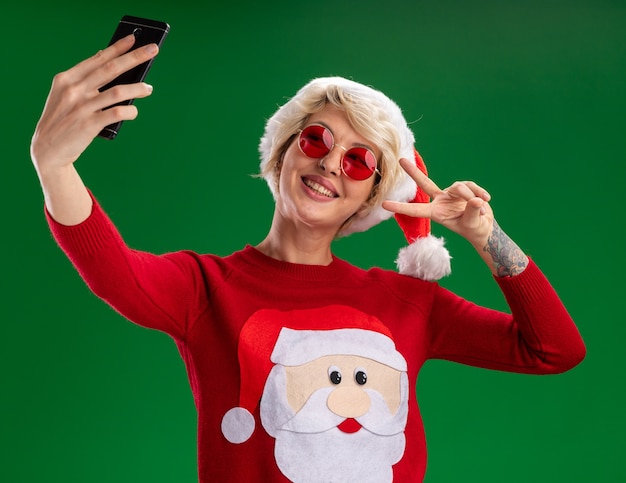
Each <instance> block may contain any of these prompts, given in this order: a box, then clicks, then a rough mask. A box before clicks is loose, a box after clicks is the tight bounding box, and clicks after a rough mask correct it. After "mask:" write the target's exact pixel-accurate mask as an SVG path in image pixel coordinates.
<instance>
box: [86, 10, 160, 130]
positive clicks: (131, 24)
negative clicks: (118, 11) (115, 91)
mask: <svg viewBox="0 0 626 483" xmlns="http://www.w3.org/2000/svg"><path fill="white" fill-rule="evenodd" d="M169 29H170V26H169V25H168V24H167V23H165V22H159V21H156V20H149V19H145V18H139V17H132V16H130V15H126V16H124V17H122V19H121V20H120V23H119V24H118V26H117V29H116V30H115V32H114V33H113V37H112V38H111V41H110V42H109V45H112V44H114V43H115V42H117V41H118V40H120V39H122V38H124V37H126V36H127V35H130V34H133V35H134V36H135V44H134V45H133V47H132V48H131V49H130V50H131V51H132V50H134V49H137V48H139V47H142V46H144V45H148V44H156V45H158V46H159V47H160V46H161V44H162V43H163V41H164V40H165V37H166V36H167V34H168V32H169ZM152 60H153V59H150V60H149V61H147V62H144V63H143V64H141V65H138V66H136V67H134V68H132V69H130V70H129V71H127V72H124V73H123V74H121V75H119V76H118V77H116V78H115V79H114V80H112V81H111V82H109V83H108V84H106V85H105V86H103V87H101V88H100V89H99V90H100V92H103V91H105V90H107V89H110V88H111V87H113V86H116V85H119V84H135V83H137V82H143V80H144V79H145V77H146V75H147V73H148V70H150V67H151V66H152ZM133 101H134V99H128V100H125V101H122V102H119V103H117V104H114V105H116V106H118V105H130V104H132V103H133ZM110 107H113V106H110ZM122 122H123V121H118V122H116V123H114V124H110V125H108V126H106V127H105V128H104V129H103V130H102V131H100V133H99V134H98V136H100V137H103V138H105V139H114V138H115V136H117V134H118V132H119V130H120V127H121V126H122Z"/></svg>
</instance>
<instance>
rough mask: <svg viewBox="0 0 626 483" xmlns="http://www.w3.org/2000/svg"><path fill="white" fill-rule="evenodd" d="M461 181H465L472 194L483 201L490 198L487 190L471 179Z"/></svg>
mask: <svg viewBox="0 0 626 483" xmlns="http://www.w3.org/2000/svg"><path fill="white" fill-rule="evenodd" d="M463 183H465V185H466V186H467V187H468V188H469V189H470V190H472V193H474V196H476V197H478V198H481V199H483V200H485V201H489V200H491V195H490V194H489V192H488V191H487V190H486V189H485V188H483V187H481V186H478V185H477V184H476V183H474V182H473V181H464V182H463Z"/></svg>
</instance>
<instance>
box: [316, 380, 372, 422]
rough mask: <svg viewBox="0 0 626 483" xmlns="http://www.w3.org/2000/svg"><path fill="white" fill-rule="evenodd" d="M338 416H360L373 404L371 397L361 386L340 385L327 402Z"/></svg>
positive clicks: (329, 407)
mask: <svg viewBox="0 0 626 483" xmlns="http://www.w3.org/2000/svg"><path fill="white" fill-rule="evenodd" d="M326 404H327V405H328V409H330V410H331V411H332V412H333V413H335V414H336V415H337V416H341V417H343V418H358V417H360V416H363V415H364V414H366V413H367V412H368V411H369V409H370V405H371V401H370V397H369V396H368V395H367V393H366V392H365V391H364V390H363V389H361V388H360V387H351V386H345V387H338V388H337V389H335V390H334V391H333V392H331V393H330V396H328V401H327V402H326Z"/></svg>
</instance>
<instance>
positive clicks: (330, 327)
mask: <svg viewBox="0 0 626 483" xmlns="http://www.w3.org/2000/svg"><path fill="white" fill-rule="evenodd" d="M312 321H313V322H312ZM311 326H315V330H311V329H310V327H311ZM337 354H341V355H355V356H357V355H358V356H367V357H368V358H371V359H373V360H376V361H378V362H380V363H382V364H386V365H388V366H390V367H393V368H395V369H397V370H399V371H406V370H407V366H406V361H405V359H404V357H403V356H402V355H401V354H400V353H399V352H398V351H397V350H396V347H395V344H394V342H393V338H392V335H391V332H390V331H389V329H388V328H387V327H386V326H385V325H384V324H383V323H382V322H381V321H380V320H379V319H378V318H376V317H374V316H372V315H368V314H365V313H364V312H361V311H360V310H357V309H355V308H352V307H348V306H343V305H330V306H326V307H319V308H313V309H300V310H290V311H280V310H275V309H265V310H260V311H258V312H256V313H255V314H254V315H253V316H252V317H250V319H248V320H247V321H246V323H245V324H244V326H243V328H242V330H241V333H240V335H239V347H238V356H239V371H240V383H239V405H238V406H237V407H234V408H231V409H229V410H228V411H227V412H226V414H225V415H224V417H223V418H222V433H223V434H224V436H225V437H226V439H227V440H228V441H230V442H231V443H234V444H240V443H244V442H245V441H247V440H248V439H250V437H251V436H252V433H253V432H254V429H255V427H256V421H255V417H254V416H253V413H254V412H255V410H256V408H257V406H258V404H259V401H260V399H261V395H262V394H263V390H264V387H265V382H266V380H267V377H268V375H269V373H270V371H271V370H272V368H273V367H274V365H275V364H280V365H285V366H297V365H302V364H306V363H307V362H311V361H313V360H315V359H318V358H320V357H323V356H327V355H337Z"/></svg>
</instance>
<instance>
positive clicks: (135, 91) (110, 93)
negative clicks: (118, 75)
mask: <svg viewBox="0 0 626 483" xmlns="http://www.w3.org/2000/svg"><path fill="white" fill-rule="evenodd" d="M150 94H152V86H151V85H150V84H146V83H145V82H139V83H137V84H125V85H117V86H114V87H111V88H110V89H107V90H106V91H103V92H102V93H100V94H99V95H98V96H96V97H95V98H94V99H93V100H92V101H91V102H90V103H89V105H88V106H87V109H88V110H90V111H91V112H95V111H100V110H102V109H105V108H107V107H109V106H112V105H114V104H117V103H118V102H122V101H127V100H129V99H140V98H143V97H148V96H149V95H150Z"/></svg>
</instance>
